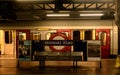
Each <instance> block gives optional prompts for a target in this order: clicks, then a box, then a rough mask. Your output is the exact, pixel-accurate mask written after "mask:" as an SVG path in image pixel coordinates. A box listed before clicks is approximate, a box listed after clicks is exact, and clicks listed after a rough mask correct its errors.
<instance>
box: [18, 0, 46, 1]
mask: <svg viewBox="0 0 120 75" xmlns="http://www.w3.org/2000/svg"><path fill="white" fill-rule="evenodd" d="M16 1H40V0H16ZM41 1H44V0H41Z"/></svg>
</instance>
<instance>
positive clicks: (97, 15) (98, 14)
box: [80, 14, 104, 16]
mask: <svg viewBox="0 0 120 75" xmlns="http://www.w3.org/2000/svg"><path fill="white" fill-rule="evenodd" d="M103 15H104V14H80V16H103Z"/></svg>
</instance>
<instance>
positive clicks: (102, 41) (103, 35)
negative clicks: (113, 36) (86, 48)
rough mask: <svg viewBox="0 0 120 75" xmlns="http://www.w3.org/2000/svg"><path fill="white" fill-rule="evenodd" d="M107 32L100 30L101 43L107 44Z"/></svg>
mask: <svg viewBox="0 0 120 75" xmlns="http://www.w3.org/2000/svg"><path fill="white" fill-rule="evenodd" d="M106 34H107V33H106V32H100V33H99V40H101V45H102V46H105V45H106Z"/></svg>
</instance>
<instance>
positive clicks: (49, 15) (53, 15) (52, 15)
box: [46, 14, 70, 17]
mask: <svg viewBox="0 0 120 75" xmlns="http://www.w3.org/2000/svg"><path fill="white" fill-rule="evenodd" d="M46 16H48V17H56V16H57V17H62V16H70V14H47V15H46Z"/></svg>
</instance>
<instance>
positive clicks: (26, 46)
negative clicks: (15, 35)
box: [18, 40, 31, 60]
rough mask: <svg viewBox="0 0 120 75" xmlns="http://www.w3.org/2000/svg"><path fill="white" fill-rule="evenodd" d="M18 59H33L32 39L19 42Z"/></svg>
mask: <svg viewBox="0 0 120 75" xmlns="http://www.w3.org/2000/svg"><path fill="white" fill-rule="evenodd" d="M18 60H31V41H30V40H24V41H19V42H18Z"/></svg>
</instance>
